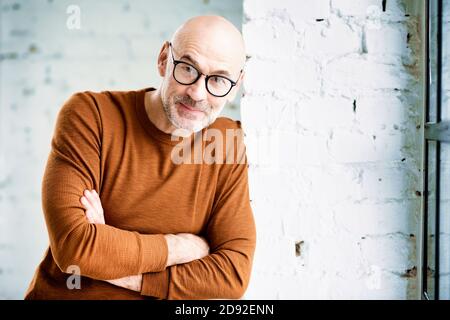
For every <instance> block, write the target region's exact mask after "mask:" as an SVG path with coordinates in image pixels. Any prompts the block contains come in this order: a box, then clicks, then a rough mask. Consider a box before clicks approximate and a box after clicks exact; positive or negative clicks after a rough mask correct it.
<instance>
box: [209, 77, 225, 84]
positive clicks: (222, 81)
mask: <svg viewBox="0 0 450 320" xmlns="http://www.w3.org/2000/svg"><path fill="white" fill-rule="evenodd" d="M211 80H212V81H213V83H214V84H217V85H224V84H226V80H225V78H222V77H218V76H212V77H211Z"/></svg>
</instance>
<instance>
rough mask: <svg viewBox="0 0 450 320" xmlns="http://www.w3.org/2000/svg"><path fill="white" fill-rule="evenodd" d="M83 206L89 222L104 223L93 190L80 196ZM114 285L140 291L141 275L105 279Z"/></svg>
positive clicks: (103, 217)
mask: <svg viewBox="0 0 450 320" xmlns="http://www.w3.org/2000/svg"><path fill="white" fill-rule="evenodd" d="M80 201H81V204H82V205H83V206H84V209H85V213H86V218H87V219H88V220H89V222H90V223H98V224H105V215H104V213H103V207H102V202H101V201H100V197H99V196H98V194H97V192H96V191H95V190H92V191H90V190H84V196H82V197H81V198H80ZM106 282H109V283H111V284H113V285H115V286H118V287H122V288H125V289H129V290H133V291H138V292H140V291H141V283H142V275H141V274H138V275H135V276H128V277H123V278H119V279H113V280H106Z"/></svg>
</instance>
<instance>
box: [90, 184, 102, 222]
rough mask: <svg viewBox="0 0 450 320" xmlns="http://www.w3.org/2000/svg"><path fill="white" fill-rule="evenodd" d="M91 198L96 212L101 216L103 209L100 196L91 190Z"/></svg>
mask: <svg viewBox="0 0 450 320" xmlns="http://www.w3.org/2000/svg"><path fill="white" fill-rule="evenodd" d="M91 193H92V198H93V200H94V206H95V208H96V209H97V210H98V212H99V213H100V214H101V215H102V216H103V207H102V202H101V200H100V196H99V195H98V193H97V191H95V190H92V192H91Z"/></svg>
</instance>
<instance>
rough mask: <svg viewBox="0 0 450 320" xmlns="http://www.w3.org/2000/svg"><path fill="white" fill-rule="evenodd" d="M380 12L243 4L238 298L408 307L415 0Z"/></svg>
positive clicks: (331, 2)
mask: <svg viewBox="0 0 450 320" xmlns="http://www.w3.org/2000/svg"><path fill="white" fill-rule="evenodd" d="M382 3H383V1H381V0H380V1H378V0H358V1H355V0H353V1H352V0H316V1H294V0H277V1H272V0H244V25H243V34H244V38H245V41H246V43H247V51H248V55H249V56H251V58H250V60H249V61H248V66H247V72H248V74H247V77H246V81H245V89H246V90H245V92H246V93H245V97H243V98H242V101H241V113H242V123H243V125H244V130H245V131H246V134H247V148H248V152H249V161H250V163H251V165H250V193H251V199H252V206H253V209H254V212H255V217H256V221H257V230H258V242H257V250H256V255H255V263H254V269H253V270H254V271H253V275H252V280H251V282H250V285H249V288H248V290H247V293H246V298H249V299H250V298H251V299H278V298H280V299H303V298H304V299H316V298H317V299H406V298H416V274H415V273H416V270H415V265H416V238H417V232H418V218H419V214H420V200H421V199H420V196H418V195H417V194H416V190H420V185H421V174H420V172H419V168H420V160H421V154H420V151H421V136H420V132H421V131H420V130H421V129H420V128H418V127H417V126H418V125H420V123H421V121H422V114H421V113H422V110H421V108H422V99H423V97H422V79H421V71H422V69H421V68H422V66H421V58H422V56H421V54H422V53H421V37H422V36H423V35H422V34H420V19H419V16H420V14H421V12H420V9H419V8H420V3H421V1H413V0H411V1H409V0H408V1H400V0H387V1H386V8H384V10H383V7H382ZM296 243H299V244H300V245H299V249H300V255H296Z"/></svg>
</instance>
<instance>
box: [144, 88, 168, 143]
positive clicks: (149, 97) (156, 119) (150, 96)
mask: <svg viewBox="0 0 450 320" xmlns="http://www.w3.org/2000/svg"><path fill="white" fill-rule="evenodd" d="M144 105H145V111H146V113H147V116H148V118H149V119H150V121H151V122H152V123H153V124H154V125H155V127H157V128H158V129H159V130H161V131H162V132H165V133H168V134H172V132H173V131H175V130H176V127H175V126H174V125H173V124H172V123H171V122H170V121H169V119H167V116H166V113H165V112H164V108H163V104H162V99H161V92H160V89H157V90H152V91H147V92H146V93H145V98H144Z"/></svg>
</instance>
